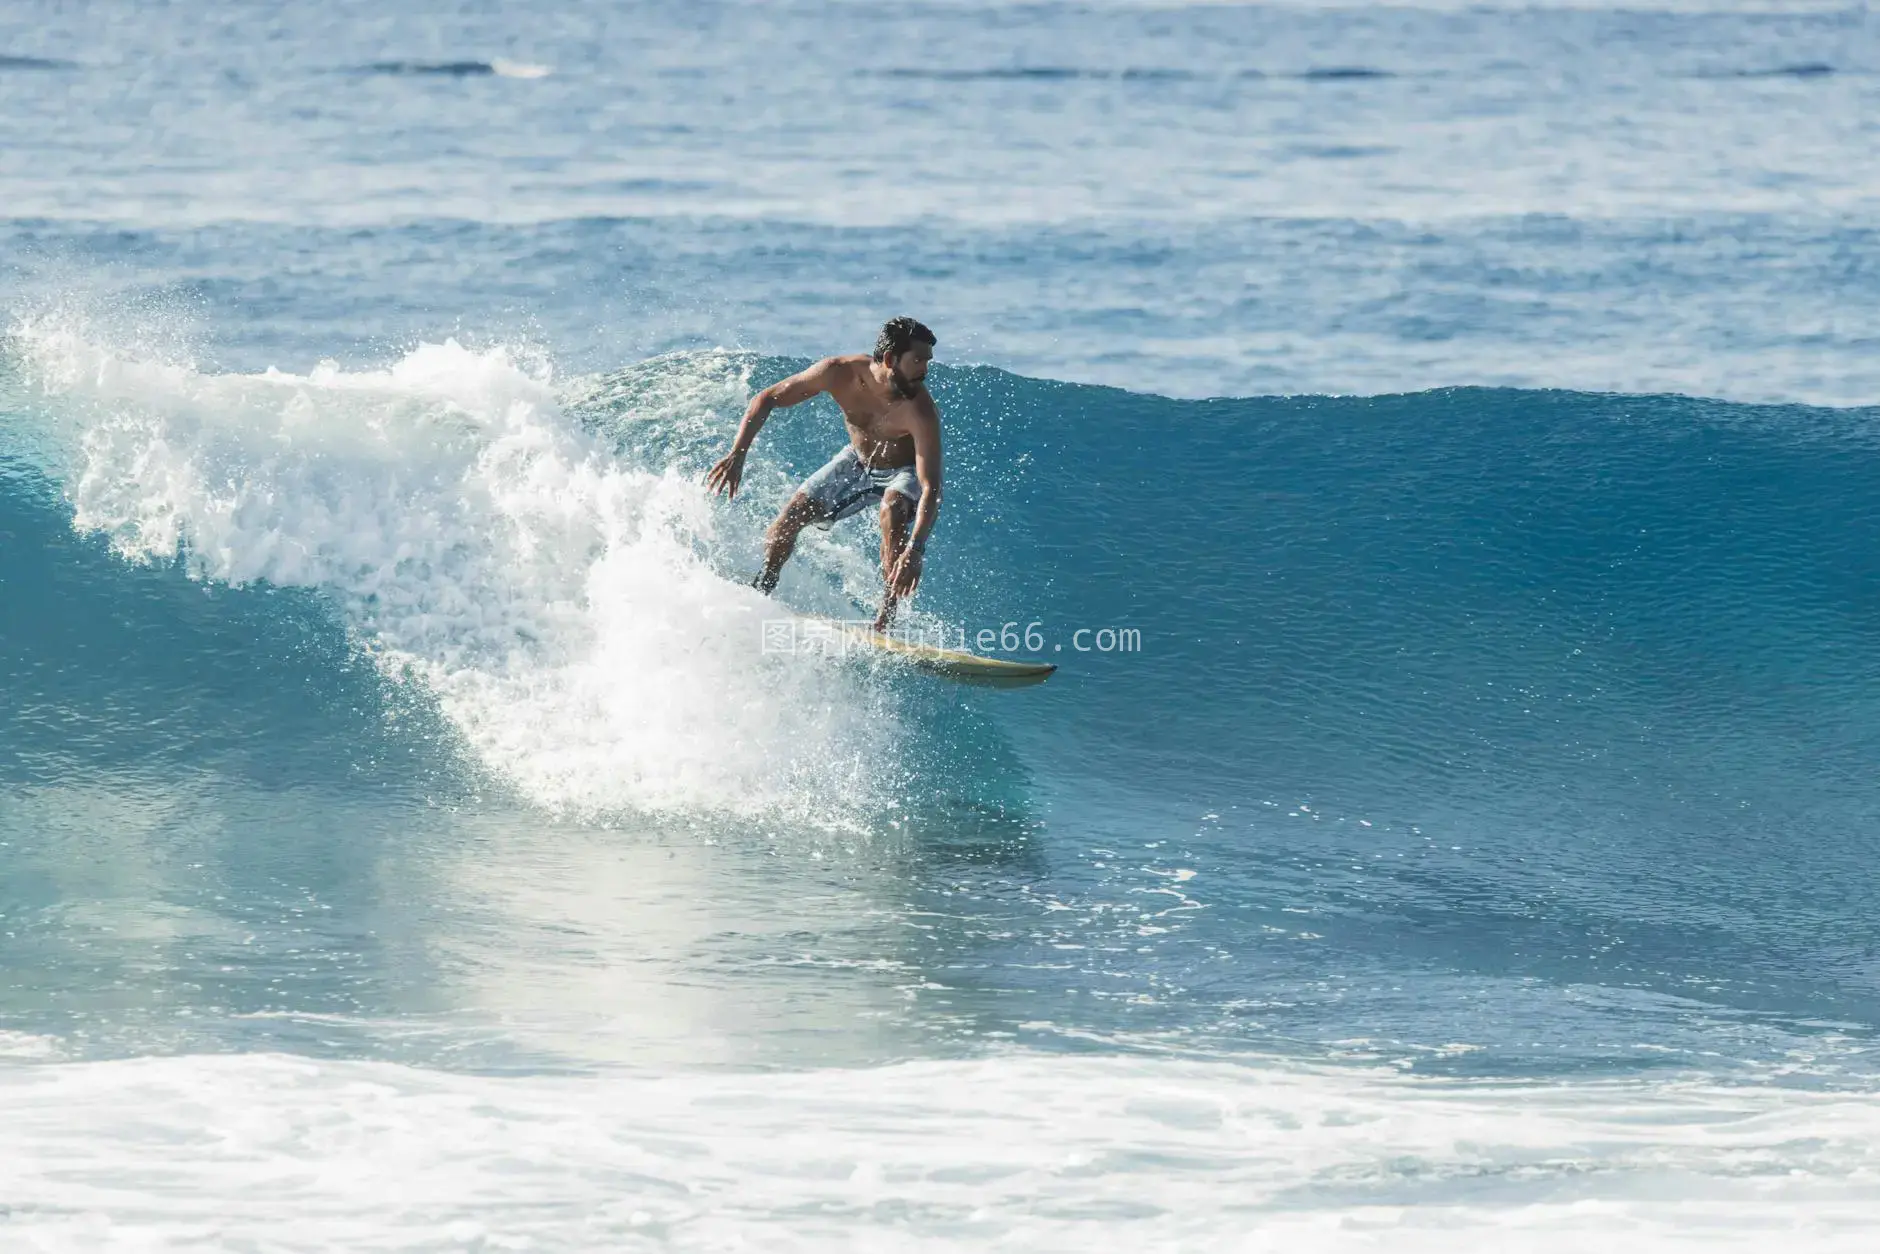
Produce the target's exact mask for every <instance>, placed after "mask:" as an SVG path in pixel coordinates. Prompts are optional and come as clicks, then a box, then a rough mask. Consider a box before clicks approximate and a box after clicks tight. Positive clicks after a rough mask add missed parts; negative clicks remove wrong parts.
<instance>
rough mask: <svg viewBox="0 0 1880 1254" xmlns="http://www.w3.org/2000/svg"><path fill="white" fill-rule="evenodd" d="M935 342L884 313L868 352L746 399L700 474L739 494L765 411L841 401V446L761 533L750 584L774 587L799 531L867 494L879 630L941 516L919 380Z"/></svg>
mask: <svg viewBox="0 0 1880 1254" xmlns="http://www.w3.org/2000/svg"><path fill="white" fill-rule="evenodd" d="M933 346H934V336H933V332H932V331H929V330H928V329H927V328H926V327H924V326H922V325H921V324H920V323H918V322H916V321H914V320H913V319H912V318H892V319H890V320H889V321H888V323H887V325H886V326H884V327H882V328H881V338H880V339H878V340H876V341H875V355H874V356H873V357H863V356H862V355H861V354H860V353H857V354H855V355H854V356H852V357H830V358H827V359H825V360H823V361H819V362H817V363H816V364H815V365H813V366H811V367H810V368H809V369H808V370H805V371H803V372H802V373H801V374H795V375H791V376H790V377H789V378H787V379H785V380H784V381H783V382H781V383H773V384H771V385H770V386H769V387H767V388H765V389H764V390H763V391H761V392H759V393H758V394H757V395H756V396H754V397H752V398H751V407H750V408H749V409H747V410H745V411H744V421H743V422H741V423H739V424H738V435H737V438H736V439H735V440H733V441H732V442H731V451H730V452H729V453H727V454H726V455H725V456H724V458H723V459H722V460H721V461H719V463H718V464H717V465H715V466H713V467H712V468H711V471H710V473H709V474H707V475H706V476H705V484H706V486H707V487H708V488H710V489H711V490H712V491H713V492H724V493H725V494H726V495H727V496H731V497H735V496H736V495H737V494H738V482H739V481H740V480H741V479H742V478H743V477H744V455H745V454H746V453H748V452H750V451H751V442H752V441H754V440H755V439H757V433H758V431H759V429H761V428H762V427H763V425H764V420H765V419H766V418H768V417H770V411H771V410H773V409H787V408H788V407H790V406H791V405H800V404H802V403H803V402H804V401H806V400H808V399H809V398H810V397H812V396H815V395H817V394H818V393H822V392H827V393H829V395H830V396H832V397H834V398H835V402H836V404H837V405H839V406H841V407H842V418H843V421H844V422H845V423H846V424H847V425H848V429H849V442H848V445H847V446H846V447H845V448H843V450H842V451H841V452H840V453H837V454H836V455H835V456H834V457H833V458H831V459H830V461H829V464H828V465H826V466H824V467H823V468H822V469H821V470H819V471H817V472H816V473H815V474H813V475H811V476H810V477H809V478H808V479H806V480H804V482H803V486H802V487H800V488H798V489H797V490H796V495H794V496H792V497H791V498H790V500H789V502H788V503H787V504H785V505H784V507H783V512H782V513H780V514H778V515H777V520H776V521H775V522H773V523H771V524H770V529H769V530H768V531H766V532H765V533H764V570H763V573H762V574H760V575H758V577H757V578H756V580H754V581H753V582H754V586H755V587H757V589H758V590H759V591H761V592H764V593H769V592H770V591H771V589H773V588H775V587H776V586H777V576H778V574H779V573H780V572H781V571H782V570H783V564H784V563H785V562H787V561H789V560H790V553H791V551H792V550H793V549H795V548H796V537H797V535H798V533H800V532H801V531H802V530H803V528H804V527H806V526H808V525H809V524H810V523H821V524H822V525H824V526H828V525H830V524H832V523H834V522H836V521H838V520H840V519H843V518H847V517H848V516H849V515H851V514H858V513H860V512H861V511H862V510H863V509H865V508H866V507H867V505H868V502H869V501H870V500H871V499H873V500H879V501H880V502H881V577H882V579H883V581H884V582H885V583H886V584H887V591H886V592H885V593H884V594H883V596H882V598H881V612H880V613H879V614H877V615H875V630H876V631H886V630H887V629H888V622H889V620H890V619H892V618H893V617H894V607H895V603H896V602H897V601H898V600H900V599H901V598H902V597H907V596H912V595H913V592H914V588H915V586H916V585H917V584H919V583H920V564H921V553H922V552H923V551H924V550H925V548H926V546H927V534H928V533H929V532H930V531H932V530H933V522H934V518H935V516H937V515H938V514H939V512H940V411H939V410H938V409H936V408H935V407H934V403H933V397H932V396H929V395H928V394H927V389H926V387H925V385H924V384H923V380H925V379H926V377H927V363H928V362H930V361H932V360H933ZM910 520H911V521H912V523H913V534H912V535H909V534H908V523H909V521H910Z"/></svg>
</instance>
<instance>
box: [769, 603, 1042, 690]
mask: <svg viewBox="0 0 1880 1254" xmlns="http://www.w3.org/2000/svg"><path fill="white" fill-rule="evenodd" d="M805 621H807V622H814V623H818V624H822V625H823V626H824V627H825V628H827V629H829V630H832V631H835V632H840V633H841V635H842V638H843V639H844V641H845V642H848V643H851V644H853V645H855V646H857V647H860V648H865V649H872V650H875V651H877V652H880V653H884V654H887V655H888V656H890V657H892V658H894V659H895V660H897V661H902V662H906V663H908V664H909V665H911V666H916V667H919V668H920V669H921V670H924V671H929V672H931V673H933V674H935V675H944V676H946V677H947V678H948V679H958V680H964V681H966V682H968V683H985V684H997V685H999V686H1002V687H1003V686H1013V687H1016V686H1018V685H1020V684H1036V683H1041V682H1043V681H1044V680H1046V679H1048V678H1050V676H1051V672H1052V671H1055V670H1056V669H1057V666H1056V664H1055V663H1052V662H1034V661H1022V662H1021V661H1017V660H1012V659H1006V658H996V657H981V656H979V655H978V654H977V653H966V652H963V651H961V650H959V649H943V648H941V647H940V646H939V645H933V644H924V643H922V642H920V641H918V640H904V639H901V638H900V637H897V636H893V635H885V636H884V635H882V634H881V633H880V632H878V631H874V630H871V629H870V628H868V627H866V626H863V625H862V624H859V623H843V622H837V621H836V620H834V619H828V618H822V619H806V620H805Z"/></svg>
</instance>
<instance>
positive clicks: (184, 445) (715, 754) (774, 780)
mask: <svg viewBox="0 0 1880 1254" xmlns="http://www.w3.org/2000/svg"><path fill="white" fill-rule="evenodd" d="M97 338H98V337H96V336H94V335H93V334H92V333H91V332H90V331H89V330H88V328H87V327H86V326H85V325H84V323H83V322H82V321H80V320H78V319H75V318H70V317H63V316H46V317H41V318H38V319H34V320H29V321H27V322H25V323H23V324H22V325H21V326H19V327H18V328H17V329H16V331H15V340H16V343H17V344H18V345H19V346H20V356H21V357H22V359H23V361H24V363H25V365H26V368H27V373H28V375H29V377H30V378H31V380H32V382H34V383H35V384H37V386H38V387H40V388H41V389H42V390H44V391H45V392H47V393H49V394H51V396H52V397H54V398H56V399H57V400H58V401H59V402H61V403H59V404H57V405H55V406H54V408H55V409H56V410H57V411H58V412H59V421H61V422H63V424H64V427H65V429H64V431H63V433H62V436H61V442H62V444H63V446H64V448H65V450H66V452H65V460H66V462H67V464H66V465H65V466H64V467H62V468H61V470H62V473H63V475H64V477H65V480H66V490H67V492H68V494H69V496H70V497H71V500H72V502H73V504H74V506H75V519H74V523H75V526H77V527H78V528H79V529H81V530H85V531H94V532H100V533H103V534H104V535H107V536H109V537H110V539H111V542H112V544H113V545H114V546H115V547H116V549H117V550H118V551H119V552H120V553H122V554H123V555H124V556H126V557H127V558H130V559H133V560H140V561H161V560H169V559H172V558H174V557H175V556H176V555H177V554H178V553H179V551H180V552H181V553H182V554H183V556H184V558H185V560H186V561H187V563H188V566H189V568H190V570H191V571H192V572H193V573H195V574H196V575H198V576H200V577H203V578H208V579H215V580H220V581H226V582H228V583H231V584H246V583H250V582H253V581H257V580H265V581H268V582H270V583H273V584H277V585H295V586H301V587H309V588H316V589H319V590H320V591H321V592H323V593H324V594H326V595H327V596H328V597H329V598H330V599H331V601H332V603H333V604H334V605H335V606H336V607H337V608H338V611H339V613H340V614H341V615H342V616H343V618H344V620H345V622H346V623H347V625H348V626H349V627H350V628H351V629H352V630H353V631H354V632H355V633H356V634H357V637H358V639H359V640H360V641H361V643H362V645H363V646H364V647H366V648H368V649H369V650H371V651H372V653H373V654H374V655H375V656H376V657H377V658H378V659H379V661H380V663H381V665H382V666H384V667H385V669H386V670H387V671H388V673H392V674H395V675H401V676H409V677H412V678H414V679H416V680H417V681H419V682H422V683H423V684H424V685H426V686H427V687H428V688H429V689H430V690H431V691H432V692H433V693H435V694H436V697H437V700H438V701H439V703H440V704H441V706H442V708H443V710H444V712H445V713H446V714H447V715H448V716H449V718H450V719H451V720H452V722H453V723H454V724H455V725H456V727H457V728H459V729H460V730H461V732H462V734H463V737H464V739H465V741H466V742H467V743H468V744H469V746H470V747H471V748H472V749H473V750H474V752H475V753H476V755H477V756H478V757H479V758H480V759H481V761H482V762H483V763H484V764H485V765H486V766H487V767H488V768H489V769H490V770H491V771H492V772H494V773H495V774H497V775H498V776H500V777H501V778H502V779H504V780H505V781H508V782H509V783H510V784H512V785H513V786H515V787H517V788H518V789H520V790H521V791H522V792H523V793H524V794H526V795H527V796H529V797H530V798H532V799H533V800H535V801H536V802H538V803H540V804H543V805H546V806H549V807H551V808H555V809H566V810H571V811H575V812H597V811H606V810H610V809H616V808H632V809H638V810H650V811H661V810H691V811H697V810H728V811H734V812H744V813H750V812H756V811H773V812H774V811H776V810H779V809H781V810H787V811H791V812H795V813H798V814H800V815H802V816H803V817H806V818H816V819H822V820H834V821H840V820H841V818H842V816H844V815H851V814H853V813H854V812H855V807H856V806H858V805H865V804H869V799H870V797H871V794H872V792H873V790H875V788H876V787H877V785H876V784H875V783H874V782H873V781H877V780H880V779H883V778H885V775H884V772H886V771H888V770H891V768H892V763H891V762H884V761H883V753H884V751H883V750H881V749H879V748H877V746H878V745H879V744H880V743H881V741H882V736H881V732H882V723H883V720H891V712H890V711H888V710H886V709H884V708H883V707H882V705H881V700H880V698H879V695H878V694H876V693H875V692H873V691H872V690H871V689H869V688H867V687H866V686H865V685H864V684H863V683H862V682H861V681H860V680H859V679H858V677H856V676H854V675H852V674H845V673H842V672H840V671H838V670H835V669H830V668H819V667H817V666H815V665H812V664H810V663H809V662H807V661H806V660H805V659H801V658H797V659H783V658H778V657H774V656H766V655H765V654H764V653H763V650H762V638H761V623H762V621H763V620H764V619H765V618H766V617H770V616H774V615H775V613H776V612H777V611H776V610H775V608H774V607H773V606H772V603H770V602H769V601H766V600H765V599H763V598H762V597H760V596H758V595H757V594H756V593H755V592H752V591H750V590H748V589H744V588H741V587H738V586H735V585H734V584H732V583H729V582H727V581H726V580H725V579H723V578H721V577H720V576H719V575H718V574H717V573H715V571H714V569H713V566H712V564H711V558H712V556H713V555H714V554H715V553H716V552H717V551H718V549H719V547H720V545H721V543H723V541H722V539H721V536H720V534H719V533H720V527H721V522H720V520H721V517H722V515H721V514H720V512H719V511H718V510H717V509H716V508H715V507H714V506H713V505H712V503H711V502H710V500H709V499H708V497H707V496H706V494H705V493H704V491H703V490H702V489H701V487H700V486H699V484H698V482H697V479H696V477H695V475H693V474H690V473H681V472H680V471H678V470H676V469H673V468H672V467H670V466H658V465H650V464H634V463H633V462H632V461H631V459H630V458H623V457H621V456H617V455H616V454H615V453H614V452H613V451H612V450H611V449H610V448H608V447H606V446H604V445H603V444H602V443H601V442H600V441H598V440H596V439H594V438H593V437H591V436H590V435H589V434H587V433H586V432H584V431H583V430H582V429H581V428H580V426H579V425H578V424H577V423H574V422H572V421H570V420H569V419H568V418H567V417H566V416H565V415H564V414H563V412H562V410H561V408H560V407H559V405H558V403H557V397H556V393H555V390H554V388H553V387H552V386H551V380H550V376H549V372H548V369H547V367H546V365H544V364H543V363H540V362H530V361H528V360H526V359H525V358H524V357H523V356H522V355H520V354H518V353H515V352H512V351H510V350H508V349H504V348H492V349H488V350H484V351H473V350H471V349H468V348H465V347H463V346H461V345H460V344H458V343H456V342H455V341H451V342H447V343H444V344H426V345H423V346H421V347H419V348H417V349H415V350H413V351H411V352H410V353H408V354H407V355H406V356H405V357H404V358H403V359H402V360H400V361H398V362H397V363H395V364H394V365H392V366H391V367H390V368H388V369H383V370H371V371H357V372H353V371H346V370H342V369H340V368H339V367H338V366H336V365H333V364H330V363H329V364H323V365H321V366H320V367H318V368H317V369H315V370H313V371H312V372H310V373H309V374H306V375H297V374H288V373H283V372H281V371H278V370H269V371H267V372H266V373H265V374H259V375H234V374H215V373H208V372H204V371H200V370H198V369H196V368H194V367H193V366H191V365H189V364H186V363H175V362H165V361H161V360H152V359H148V358H141V357H137V356H132V355H128V354H123V353H120V352H118V351H115V350H114V349H113V348H112V347H110V346H108V345H106V344H102V343H99V342H97ZM745 539H746V540H748V537H746V538H745Z"/></svg>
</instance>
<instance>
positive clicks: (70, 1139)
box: [0, 1054, 1880, 1254]
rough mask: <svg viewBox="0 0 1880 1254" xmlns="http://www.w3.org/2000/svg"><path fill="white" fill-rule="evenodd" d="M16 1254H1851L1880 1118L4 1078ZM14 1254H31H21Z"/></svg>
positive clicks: (617, 1087)
mask: <svg viewBox="0 0 1880 1254" xmlns="http://www.w3.org/2000/svg"><path fill="white" fill-rule="evenodd" d="M0 1109H4V1111H5V1114H6V1117H5V1118H4V1119H0V1198H4V1199H5V1201H6V1203H7V1206H8V1208H9V1213H8V1215H7V1217H6V1218H5V1219H4V1220H0V1230H4V1231H5V1232H6V1233H7V1235H8V1237H9V1239H10V1240H11V1241H13V1242H23V1248H27V1249H41V1250H68V1249H167V1248H180V1247H184V1246H190V1247H192V1248H204V1247H210V1246H213V1247H217V1248H253V1249H266V1250H281V1251H287V1250H333V1249H365V1248H371V1249H379V1250H415V1249H440V1250H441V1249H491V1250H495V1249H515V1250H537V1251H545V1250H600V1249H609V1250H617V1249H641V1248H648V1249H651V1248H660V1249H676V1250H740V1249H750V1250H758V1249H761V1250H773V1251H780V1250H817V1251H826V1250H870V1251H877V1250H915V1249H948V1248H962V1249H1010V1250H1027V1251H1039V1250H1077V1251H1084V1250H1090V1249H1114V1250H1125V1249H1127V1250H1269V1249H1271V1250H1279V1249H1284V1250H1288V1251H1343V1250H1390V1251H1392V1252H1393V1254H1398V1252H1401V1251H1423V1250H1428V1251H1440V1252H1442V1254H1454V1252H1455V1251H1461V1250H1481V1251H1490V1250H1493V1251H1502V1250H1523V1251H1584V1250H1591V1249H1598V1250H1601V1251H1630V1250H1663V1249H1705V1250H1713V1249H1746V1250H1747V1249H1767V1248H1770V1247H1771V1245H1772V1244H1774V1243H1777V1242H1779V1243H1780V1244H1781V1247H1782V1248H1783V1249H1785V1250H1795V1251H1802V1250H1808V1251H1818V1250H1848V1251H1853V1250H1866V1249H1869V1248H1871V1242H1872V1233H1873V1230H1874V1227H1875V1225H1876V1224H1877V1223H1880V1175H1877V1171H1880V1150H1877V1149H1876V1146H1880V1102H1877V1101H1876V1100H1875V1098H1874V1097H1873V1096H1872V1095H1871V1094H1847V1093H1841V1094H1835V1093H1809V1092H1799V1091H1794V1090H1785V1089H1780V1088H1773V1087H1767V1088H1766V1087H1729V1086H1721V1085H1716V1084H1713V1083H1709V1082H1705V1081H1702V1080H1696V1079H1691V1080H1685V1081H1677V1082H1671V1083H1666V1082H1665V1081H1662V1080H1658V1081H1598V1082H1578V1083H1551V1084H1550V1083H1532V1082H1528V1083H1521V1084H1504V1085H1458V1084H1447V1083H1440V1082H1431V1081H1427V1080H1413V1079H1408V1078H1404V1077H1399V1076H1393V1075H1386V1074H1380V1073H1376V1072H1364V1071H1352V1070H1337V1069H1330V1068H1315V1069H1305V1068H1298V1067H1292V1066H1285V1065H1263V1066H1245V1065H1237V1064H1233V1063H1225V1062H1214V1063H1203V1062H1184V1061H1176V1060H1171V1059H1155V1058H1147V1059H1145V1058H1115V1057H1112V1058H1066V1057H1062V1056H1052V1055H1032V1054H1015V1055H1009V1056H1003V1057H994V1058H989V1059H983V1060H978V1061H954V1062H923V1063H911V1064H904V1065H899V1066H893V1067H887V1068H881V1069H864V1070H827V1071H811V1072H785V1073H766V1074H761V1075H750V1074H724V1073H718V1074H700V1073H677V1074H675V1073H667V1074H662V1075H639V1076H622V1075H615V1074H605V1075H601V1076H589V1077H559V1078H557V1077H534V1078H520V1079H519V1078H507V1079H504V1078H489V1077H477V1076H466V1075H457V1074H449V1073H442V1072H434V1071H422V1070H414V1069H409V1068H404V1067H399V1066H395V1065H391V1064H384V1063H364V1062H329V1061H315V1060H308V1059H294V1058H286V1057H281V1056H269V1055H245V1056H216V1057H176V1058H151V1059H141V1060H136V1061H128V1062H104V1063H82V1064H77V1063H72V1064H58V1063H55V1064H36V1065H19V1066H12V1067H8V1068H4V1069H0ZM14 1248H20V1246H18V1245H16V1246H15V1247H14Z"/></svg>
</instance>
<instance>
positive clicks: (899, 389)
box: [888, 366, 920, 401]
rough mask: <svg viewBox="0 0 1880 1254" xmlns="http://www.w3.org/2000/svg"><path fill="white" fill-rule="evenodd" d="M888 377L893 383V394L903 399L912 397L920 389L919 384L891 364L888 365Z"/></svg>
mask: <svg viewBox="0 0 1880 1254" xmlns="http://www.w3.org/2000/svg"><path fill="white" fill-rule="evenodd" d="M888 378H889V380H890V381H891V382H892V383H893V384H894V394H895V395H896V396H898V397H900V398H901V399H902V400H904V401H905V400H910V399H912V398H913V397H914V396H915V395H917V394H918V393H919V391H920V384H918V383H915V382H914V381H913V380H912V379H909V378H908V377H907V376H906V375H904V374H902V373H901V372H900V371H899V370H896V369H895V368H894V367H892V366H890V367H888Z"/></svg>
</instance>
